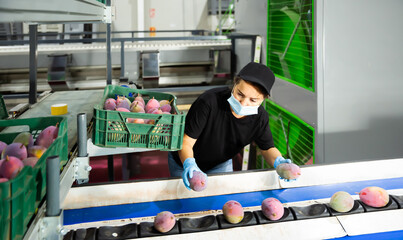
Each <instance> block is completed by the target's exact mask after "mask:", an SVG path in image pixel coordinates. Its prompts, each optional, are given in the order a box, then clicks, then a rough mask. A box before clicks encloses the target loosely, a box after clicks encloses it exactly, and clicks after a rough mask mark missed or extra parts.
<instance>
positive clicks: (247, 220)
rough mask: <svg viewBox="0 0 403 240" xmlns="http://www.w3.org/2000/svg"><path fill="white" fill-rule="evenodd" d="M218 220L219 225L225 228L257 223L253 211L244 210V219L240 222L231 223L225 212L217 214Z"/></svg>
mask: <svg viewBox="0 0 403 240" xmlns="http://www.w3.org/2000/svg"><path fill="white" fill-rule="evenodd" d="M217 220H218V224H219V227H220V228H222V229H225V228H233V227H242V226H250V225H256V224H257V219H256V217H255V215H254V214H253V212H244V215H243V219H242V221H241V222H239V223H235V224H233V223H230V222H228V221H227V220H226V219H225V217H224V215H223V214H220V215H217Z"/></svg>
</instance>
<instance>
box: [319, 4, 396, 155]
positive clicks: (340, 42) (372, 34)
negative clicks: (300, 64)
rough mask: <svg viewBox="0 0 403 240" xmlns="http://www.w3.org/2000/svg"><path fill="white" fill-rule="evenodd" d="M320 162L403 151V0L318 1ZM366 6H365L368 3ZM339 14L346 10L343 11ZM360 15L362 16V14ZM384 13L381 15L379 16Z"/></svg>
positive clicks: (394, 153) (393, 153)
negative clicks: (402, 68) (385, 0)
mask: <svg viewBox="0 0 403 240" xmlns="http://www.w3.org/2000/svg"><path fill="white" fill-rule="evenodd" d="M317 4H318V5H319V8H316V11H319V10H323V12H322V13H317V14H318V15H319V16H318V18H319V19H317V21H316V22H317V24H319V25H317V26H316V27H315V28H316V30H317V31H318V33H317V40H318V41H317V43H318V44H319V45H318V50H319V51H318V53H317V54H316V55H317V57H318V55H319V54H322V55H321V56H319V58H318V59H317V64H318V66H317V68H316V69H317V70H319V71H322V72H318V74H317V78H318V80H317V82H318V85H317V87H318V89H317V92H318V98H317V100H318V111H319V112H318V120H319V121H321V123H320V124H319V125H318V127H320V128H318V131H317V137H316V141H317V142H320V143H322V144H323V147H318V148H317V152H318V153H317V158H316V159H317V160H319V161H320V162H326V163H332V162H345V161H351V159H354V160H376V159H380V158H397V157H401V156H403V148H402V145H401V143H402V142H403V137H402V136H403V135H402V134H401V133H402V132H403V124H402V122H403V108H402V106H401V103H403V94H402V91H401V89H403V81H401V79H402V77H401V67H402V65H403V58H402V56H403V48H402V47H401V46H402V42H403V31H401V29H402V28H401V23H402V22H403V15H402V14H401V10H402V9H403V2H402V1H400V0H391V1H388V3H387V4H385V2H384V1H382V0H371V1H367V0H358V1H348V0H341V1H328V0H324V1H318V3H317ZM362 6H365V8H363V7H362ZM340 13H343V14H342V15H341V14H340ZM357 14H358V15H359V17H357ZM380 14H381V15H380Z"/></svg>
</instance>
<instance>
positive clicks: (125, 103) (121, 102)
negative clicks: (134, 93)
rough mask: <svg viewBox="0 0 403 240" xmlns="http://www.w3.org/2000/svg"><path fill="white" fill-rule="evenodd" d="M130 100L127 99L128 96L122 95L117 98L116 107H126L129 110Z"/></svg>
mask: <svg viewBox="0 0 403 240" xmlns="http://www.w3.org/2000/svg"><path fill="white" fill-rule="evenodd" d="M130 104H131V102H130V100H129V99H127V98H126V97H120V96H118V98H117V99H116V108H126V109H127V110H129V109H130Z"/></svg>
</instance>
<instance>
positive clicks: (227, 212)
mask: <svg viewBox="0 0 403 240" xmlns="http://www.w3.org/2000/svg"><path fill="white" fill-rule="evenodd" d="M222 212H223V214H224V217H225V219H226V220H227V221H228V222H229V223H232V224H236V223H239V222H240V221H242V219H243V216H244V212H243V208H242V205H241V204H240V203H239V202H237V201H234V200H230V201H228V202H226V203H225V204H224V206H223V207H222Z"/></svg>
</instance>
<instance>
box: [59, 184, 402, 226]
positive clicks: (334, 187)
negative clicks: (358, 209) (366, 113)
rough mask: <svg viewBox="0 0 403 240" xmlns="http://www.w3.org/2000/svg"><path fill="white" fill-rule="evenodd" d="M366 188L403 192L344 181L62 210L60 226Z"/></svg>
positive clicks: (319, 196) (396, 186)
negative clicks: (228, 202)
mask: <svg viewBox="0 0 403 240" xmlns="http://www.w3.org/2000/svg"><path fill="white" fill-rule="evenodd" d="M368 186H378V187H382V188H384V189H386V190H392V189H403V177H401V178H391V179H378V180H369V181H358V182H347V183H338V184H328V185H319V186H308V187H299V188H289V189H277V190H270V191H257V192H248V193H238V194H229V195H220V196H210V197H201V198H187V199H175V200H167V201H156V202H144V203H135V204H122V205H113V206H103V207H92V208H83V209H72V210H65V211H64V224H65V225H71V224H78V223H85V222H93V221H104V220H114V219H125V218H138V217H146V216H155V215H157V214H158V213H159V212H161V211H171V212H172V213H174V214H176V213H189V212H198V211H207V210H218V209H221V208H222V206H223V205H224V203H225V202H227V201H228V200H236V201H238V202H240V203H241V204H242V206H243V207H252V206H260V205H261V203H262V201H263V200H264V199H265V198H268V197H275V198H277V199H279V200H280V201H281V202H282V203H289V202H300V201H306V200H315V199H322V198H330V197H331V196H332V195H333V194H334V193H335V192H337V191H346V192H349V193H350V194H352V195H356V194H357V193H358V192H359V191H360V190H361V189H363V188H365V187H368Z"/></svg>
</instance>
